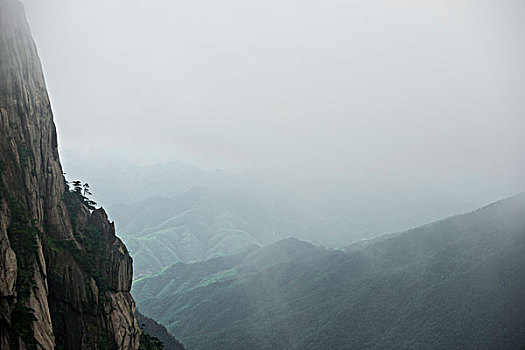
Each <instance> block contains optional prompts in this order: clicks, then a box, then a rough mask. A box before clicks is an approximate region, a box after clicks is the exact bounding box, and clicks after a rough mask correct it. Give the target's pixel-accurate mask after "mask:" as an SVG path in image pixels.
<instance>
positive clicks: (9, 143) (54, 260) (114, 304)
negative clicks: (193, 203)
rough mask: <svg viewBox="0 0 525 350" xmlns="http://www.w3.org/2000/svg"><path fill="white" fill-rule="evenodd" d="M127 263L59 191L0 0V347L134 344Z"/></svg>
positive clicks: (28, 70) (26, 56) (14, 32)
mask: <svg viewBox="0 0 525 350" xmlns="http://www.w3.org/2000/svg"><path fill="white" fill-rule="evenodd" d="M131 280H132V260H131V258H130V256H129V254H128V251H127V249H126V247H125V246H124V244H123V243H122V242H121V241H120V239H119V238H117V237H116V236H115V229H114V226H113V224H112V223H110V222H109V221H108V218H107V215H106V213H105V212H104V210H103V209H97V210H90V209H88V207H87V206H86V205H85V204H84V202H83V201H82V197H81V196H80V195H77V194H75V193H74V192H71V191H69V190H68V187H67V185H66V182H65V179H64V176H63V173H62V167H61V165H60V161H59V156H58V149H57V136H56V131H55V125H54V123H53V115H52V111H51V106H50V102H49V98H48V95H47V91H46V86H45V82H44V76H43V73H42V69H41V65H40V61H39V59H38V55H37V51H36V47H35V45H34V43H33V41H32V38H31V34H30V31H29V27H28V25H27V22H26V19H25V14H24V10H23V7H22V5H21V4H20V2H19V1H17V0H0V348H1V349H2V350H4V349H104V348H107V349H138V347H139V338H140V329H139V327H138V324H137V321H136V319H135V303H134V301H133V299H132V297H131V295H130V293H129V290H130V287H131Z"/></svg>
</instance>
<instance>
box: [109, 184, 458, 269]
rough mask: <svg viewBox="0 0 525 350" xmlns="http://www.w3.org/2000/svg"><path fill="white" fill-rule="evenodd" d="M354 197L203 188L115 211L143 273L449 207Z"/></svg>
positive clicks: (331, 241)
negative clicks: (282, 241) (309, 196)
mask: <svg viewBox="0 0 525 350" xmlns="http://www.w3.org/2000/svg"><path fill="white" fill-rule="evenodd" d="M353 200H354V198H353V197H351V196H350V198H345V199H339V200H337V199H334V198H332V197H329V198H319V199H317V198H315V199H310V198H302V197H300V196H294V195H290V194H273V193H261V192H257V191H256V190H254V189H249V188H246V187H235V188H209V187H204V186H197V187H193V188H192V189H190V190H188V191H186V192H184V193H182V194H180V195H178V196H175V197H173V198H172V199H168V198H163V197H158V196H157V197H151V198H148V199H146V200H143V201H140V202H136V203H130V204H121V205H116V206H114V207H112V208H110V209H111V210H110V212H111V213H112V216H113V218H114V220H115V222H116V226H117V232H119V235H120V237H122V239H123V240H124V242H125V243H126V244H127V246H128V247H129V249H130V251H131V254H132V256H133V259H134V266H135V276H136V277H138V276H143V275H147V274H151V273H156V272H158V271H160V270H161V269H162V268H164V267H166V266H169V265H171V264H173V263H175V262H178V261H182V262H195V261H202V260H206V259H210V258H214V257H218V256H222V255H228V254H232V253H235V252H237V251H239V250H241V249H243V248H246V247H248V246H251V245H259V246H264V245H266V244H270V243H274V242H277V241H279V240H281V239H285V238H290V237H295V238H298V239H301V240H304V241H308V242H311V243H314V244H317V245H324V246H327V247H332V248H334V247H342V246H344V245H348V244H350V243H351V242H354V241H356V240H360V239H363V238H370V237H375V236H377V235H379V234H381V233H385V232H392V231H396V230H401V229H406V228H408V227H413V226H416V225H417V224H421V223H424V222H426V221H429V220H431V219H432V218H435V217H440V214H441V215H443V214H442V213H448V211H443V210H442V209H441V208H440V206H442V202H443V201H445V200H443V199H441V200H436V198H434V202H432V201H431V202H432V203H430V204H427V205H419V206H416V205H412V204H411V203H408V204H407V203H399V202H395V201H394V200H393V198H390V200H389V201H386V202H382V201H381V200H380V199H376V198H363V199H362V204H361V205H355V204H352V201H353ZM450 201H451V202H452V200H450ZM390 202H392V203H390ZM421 203H424V202H423V201H422V202H421ZM451 206H452V207H460V208H464V206H461V205H457V204H456V206H454V205H451ZM443 207H445V206H443ZM410 211H411V215H407V214H406V213H408V212H410ZM458 211H459V209H458ZM402 214H405V215H402Z"/></svg>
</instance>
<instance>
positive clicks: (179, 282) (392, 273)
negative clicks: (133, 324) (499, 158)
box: [132, 194, 525, 349]
mask: <svg viewBox="0 0 525 350" xmlns="http://www.w3.org/2000/svg"><path fill="white" fill-rule="evenodd" d="M524 214H525V195H523V194H522V195H519V196H516V197H512V198H509V199H506V200H503V201H500V202H497V203H494V204H492V205H489V206H487V207H484V208H482V209H479V210H476V211H474V212H471V213H468V214H464V215H459V216H454V217H450V218H448V219H445V220H441V221H438V222H435V223H433V224H428V225H425V226H422V227H419V228H416V229H412V230H409V231H405V232H401V233H398V234H391V235H386V236H382V237H380V238H376V239H372V240H367V241H361V242H359V243H356V244H353V245H350V246H348V247H346V248H344V249H342V250H330V249H326V248H322V247H318V246H315V245H312V244H309V243H305V242H302V241H299V240H296V239H286V240H282V241H279V242H277V243H274V244H271V245H268V246H266V247H263V248H260V247H258V246H249V247H247V248H245V249H243V250H242V251H239V252H237V253H236V254H233V255H229V256H222V257H217V258H214V259H210V260H207V261H203V262H198V263H192V264H186V263H177V264H174V265H171V266H169V267H167V268H164V269H163V270H162V271H161V272H159V273H157V274H155V275H152V276H148V277H144V278H141V279H139V280H137V281H135V282H134V284H133V290H132V292H133V295H134V296H135V298H136V300H137V305H138V307H139V309H140V310H141V311H142V312H143V313H144V314H146V315H148V316H149V317H152V318H154V319H156V320H157V321H159V322H160V323H161V324H163V325H164V326H166V328H167V329H168V330H169V331H170V332H171V333H172V334H174V335H175V336H176V337H177V338H179V339H180V340H181V341H182V342H183V343H184V344H185V345H186V346H187V347H188V348H189V349H365V348H366V349H407V348H414V349H523V348H525V294H524V291H525V215H524Z"/></svg>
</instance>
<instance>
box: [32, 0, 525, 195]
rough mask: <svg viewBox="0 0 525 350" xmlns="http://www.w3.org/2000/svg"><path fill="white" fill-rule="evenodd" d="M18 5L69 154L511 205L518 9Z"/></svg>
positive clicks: (522, 84)
mask: <svg viewBox="0 0 525 350" xmlns="http://www.w3.org/2000/svg"><path fill="white" fill-rule="evenodd" d="M23 2H24V4H25V6H26V12H27V15H28V20H29V22H30V25H31V28H32V31H33V36H34V38H35V41H36V44H37V46H38V49H39V52H40V56H41V60H42V64H43V67H44V71H45V75H46V80H47V84H48V88H49V91H50V96H51V99H52V104H53V108H54V112H55V119H56V123H57V127H58V132H59V142H60V146H61V148H62V149H67V150H68V151H69V153H71V152H79V154H80V152H84V151H85V150H87V149H89V150H90V151H91V152H94V153H97V152H99V151H100V150H105V151H107V152H110V153H111V154H114V155H115V156H118V157H122V158H126V159H133V158H134V159H135V160H136V161H137V162H157V161H170V160H175V159H182V160H185V161H189V162H193V163H196V164H198V165H201V166H204V167H210V168H213V167H224V168H232V169H242V170H249V171H262V172H266V173H268V174H272V176H275V177H280V176H282V177H283V178H286V177H288V178H294V179H301V180H304V181H306V182H308V179H309V178H312V179H313V178H316V179H319V178H323V179H325V180H326V181H332V180H333V181H334V182H335V181H345V179H350V178H352V179H354V180H356V179H357V181H361V180H362V179H371V178H381V179H385V178H390V177H392V178H396V179H400V178H405V179H407V181H419V182H422V183H425V181H426V182H428V183H431V182H434V183H435V182H443V183H445V184H450V185H451V186H452V184H453V186H452V187H454V186H456V187H457V186H459V187H461V186H465V187H469V186H471V187H472V183H478V184H479V186H478V187H476V188H474V187H472V188H473V190H476V191H477V190H480V191H481V190H487V191H490V190H494V188H499V190H498V191H500V192H498V195H506V194H510V192H512V191H516V190H519V189H523V187H522V186H521V185H522V183H523V180H522V179H525V171H524V165H525V162H523V155H524V150H525V141H524V140H525V138H524V137H523V135H524V131H525V64H524V62H525V21H524V20H523V18H524V16H525V2H524V1H522V0H494V1H483V0H472V1H466V0H454V1H452V0H444V1H443V0H441V1H415V0H413V1H408V0H400V1H396V0H376V1H374V0H367V1H365V0H360V1H352V0H339V1H336V0H317V1H312V0H300V1H299V0H296V1H290V0H227V1H222V0H191V1H190V0H185V1H180V0H147V1H146V0H142V1H138V0H89V1H85V0H84V1H80V0H45V1H43V0H23ZM66 162H67V160H66Z"/></svg>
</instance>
